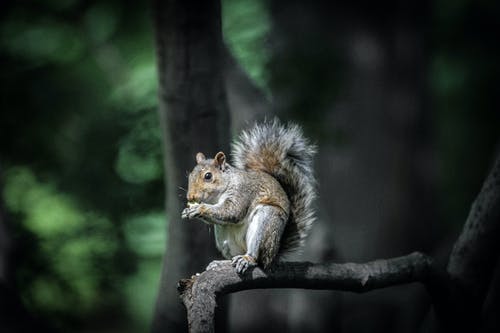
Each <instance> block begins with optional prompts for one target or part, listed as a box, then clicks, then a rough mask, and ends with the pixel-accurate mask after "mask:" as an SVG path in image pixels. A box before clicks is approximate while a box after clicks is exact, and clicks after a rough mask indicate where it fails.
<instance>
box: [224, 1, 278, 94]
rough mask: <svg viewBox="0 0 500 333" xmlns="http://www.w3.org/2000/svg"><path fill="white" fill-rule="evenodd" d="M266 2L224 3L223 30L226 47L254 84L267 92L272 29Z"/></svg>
mask: <svg viewBox="0 0 500 333" xmlns="http://www.w3.org/2000/svg"><path fill="white" fill-rule="evenodd" d="M270 22H271V21H270V17H269V13H268V10H267V8H266V2H265V1H262V0H256V1H245V0H224V1H222V28H223V35H224V40H225V42H226V45H227V46H228V48H229V50H230V51H231V52H232V54H233V55H234V57H235V58H236V60H237V61H238V62H239V63H240V64H241V66H242V67H243V68H244V69H245V70H246V72H247V73H248V75H249V76H250V77H251V78H252V79H253V80H254V81H255V83H256V84H257V85H258V86H259V87H261V88H263V89H265V90H267V81H268V77H267V70H266V66H267V64H268V62H269V59H270V52H269V50H268V48H267V45H266V40H267V37H268V35H269V31H270V29H271V23H270Z"/></svg>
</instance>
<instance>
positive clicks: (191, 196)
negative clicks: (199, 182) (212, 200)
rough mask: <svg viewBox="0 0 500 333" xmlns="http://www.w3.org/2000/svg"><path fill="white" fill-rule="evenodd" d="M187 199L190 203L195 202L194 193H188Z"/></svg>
mask: <svg viewBox="0 0 500 333" xmlns="http://www.w3.org/2000/svg"><path fill="white" fill-rule="evenodd" d="M187 199H188V201H195V197H194V194H192V193H188V194H187Z"/></svg>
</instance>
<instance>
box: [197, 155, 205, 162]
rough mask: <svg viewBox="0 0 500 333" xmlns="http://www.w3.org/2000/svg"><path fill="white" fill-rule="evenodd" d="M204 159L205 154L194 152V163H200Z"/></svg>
mask: <svg viewBox="0 0 500 333" xmlns="http://www.w3.org/2000/svg"><path fill="white" fill-rule="evenodd" d="M204 160H206V158H205V155H203V153H198V154H196V163H198V164H200V163H201V162H203V161H204Z"/></svg>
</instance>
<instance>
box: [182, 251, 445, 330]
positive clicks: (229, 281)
mask: <svg viewBox="0 0 500 333" xmlns="http://www.w3.org/2000/svg"><path fill="white" fill-rule="evenodd" d="M435 273H436V270H435V268H434V265H433V261H432V259H431V258H430V257H428V256H426V255H424V254H422V253H419V252H414V253H412V254H409V255H407V256H403V257H398V258H393V259H387V260H375V261H371V262H367V263H363V264H357V263H345V264H336V263H330V264H313V263H309V262H284V263H280V264H277V265H276V266H275V267H274V268H273V269H272V270H270V271H267V272H265V271H263V270H262V269H260V268H258V267H257V268H255V269H253V270H252V271H250V272H249V273H247V274H245V275H243V276H240V275H238V274H237V273H236V272H235V270H234V268H233V267H232V266H231V264H230V262H229V260H227V261H226V260H225V261H221V262H220V264H219V265H218V266H217V268H216V269H214V270H208V271H205V272H203V273H201V274H200V275H197V276H193V277H192V278H191V279H184V280H181V281H179V286H178V290H179V293H180V294H181V298H182V301H183V302H184V305H185V306H186V309H187V313H188V325H189V331H190V332H213V325H214V312H215V307H216V304H217V298H218V297H220V296H223V295H225V294H228V293H232V292H236V291H241V290H247V289H258V288H303V289H334V290H344V291H352V292H357V293H363V292H367V291H370V290H374V289H380V288H384V287H388V286H394V285H398V284H405V283H412V282H421V283H424V284H427V282H428V281H429V278H430V277H431V276H435Z"/></svg>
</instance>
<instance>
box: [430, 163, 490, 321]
mask: <svg viewBox="0 0 500 333" xmlns="http://www.w3.org/2000/svg"><path fill="white" fill-rule="evenodd" d="M499 256H500V155H499V156H497V159H496V162H495V163H494V165H493V168H492V170H491V171H490V174H489V175H488V177H487V178H486V181H485V182H484V184H483V187H482V188H481V191H480V192H479V194H478V196H477V197H476V199H475V200H474V203H473V204H472V207H471V210H470V212H469V216H468V217H467V220H466V222H465V225H464V227H463V230H462V233H461V234H460V236H459V237H458V239H457V241H456V242H455V245H454V247H453V250H452V252H451V255H450V260H449V262H448V268H447V270H448V274H449V277H450V286H449V287H448V288H449V290H448V293H449V295H448V296H447V299H445V301H446V302H445V303H443V304H437V306H438V311H439V312H441V313H440V316H441V317H443V318H442V319H443V320H444V321H445V324H444V325H445V329H444V330H450V329H454V328H459V329H461V331H470V329H472V328H473V327H475V325H477V323H478V322H479V320H480V315H481V310H482V304H483V302H484V299H485V297H486V295H487V292H488V290H489V287H490V282H491V279H492V277H493V273H494V269H495V263H496V262H498V259H499Z"/></svg>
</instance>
